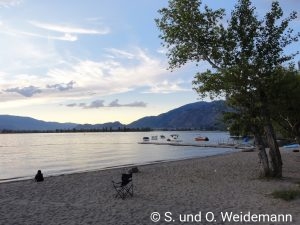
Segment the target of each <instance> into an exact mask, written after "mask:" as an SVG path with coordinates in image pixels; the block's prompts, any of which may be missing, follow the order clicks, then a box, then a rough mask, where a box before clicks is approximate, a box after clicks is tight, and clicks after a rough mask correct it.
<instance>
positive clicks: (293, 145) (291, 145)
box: [283, 144, 300, 148]
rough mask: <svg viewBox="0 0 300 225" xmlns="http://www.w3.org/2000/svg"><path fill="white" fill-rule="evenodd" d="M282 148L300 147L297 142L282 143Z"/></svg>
mask: <svg viewBox="0 0 300 225" xmlns="http://www.w3.org/2000/svg"><path fill="white" fill-rule="evenodd" d="M283 147H284V148H300V145H299V144H289V145H284V146H283Z"/></svg>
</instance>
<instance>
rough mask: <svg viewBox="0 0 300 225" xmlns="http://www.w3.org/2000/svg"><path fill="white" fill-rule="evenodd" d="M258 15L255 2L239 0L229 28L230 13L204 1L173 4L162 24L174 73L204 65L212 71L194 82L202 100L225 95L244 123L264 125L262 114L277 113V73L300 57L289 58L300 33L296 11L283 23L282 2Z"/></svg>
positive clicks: (164, 12)
mask: <svg viewBox="0 0 300 225" xmlns="http://www.w3.org/2000/svg"><path fill="white" fill-rule="evenodd" d="M255 11H256V8H255V7H254V6H252V4H251V1H250V0H239V1H238V3H237V4H236V6H235V8H234V10H233V11H232V13H231V18H230V20H229V21H227V26H225V25H223V24H224V22H223V21H222V20H223V17H224V16H225V10H224V9H218V10H212V9H210V8H209V7H208V6H204V7H203V6H202V2H201V0H169V7H168V8H163V9H161V10H159V13H160V14H161V16H162V17H161V18H160V19H156V23H157V26H158V27H159V29H160V30H161V31H162V34H161V35H160V38H161V39H162V40H163V41H164V46H165V47H166V48H167V49H168V50H169V51H168V58H169V64H170V67H171V68H172V69H173V68H175V67H180V66H182V65H184V64H186V63H187V62H188V61H193V62H196V63H197V62H199V61H201V60H205V61H207V62H209V63H210V65H211V66H212V69H211V70H207V71H206V72H202V73H197V74H196V76H195V80H194V81H193V84H194V89H195V90H196V91H197V92H198V93H199V94H200V96H201V97H207V96H209V97H211V98H214V97H217V96H224V97H226V99H227V100H228V104H229V105H231V106H232V107H233V108H235V110H236V112H238V113H240V115H241V114H243V117H244V119H239V120H240V121H242V122H247V121H249V120H250V123H252V122H255V123H258V124H262V123H263V121H262V120H263V116H262V115H261V111H262V110H261V109H262V107H263V108H264V111H265V112H267V113H266V114H268V112H269V111H270V110H271V109H270V107H269V106H270V102H272V97H273V96H272V93H273V90H274V88H273V86H274V84H275V83H278V80H281V78H280V76H278V72H277V71H278V70H280V69H282V67H283V64H284V63H285V62H288V61H290V60H291V59H293V57H294V56H295V55H296V54H298V52H295V53H293V54H290V55H285V54H284V48H285V47H286V46H288V45H289V44H291V43H293V42H295V41H298V38H299V37H300V33H298V34H293V31H292V30H291V29H288V25H289V22H290V21H292V20H294V19H295V18H296V17H297V16H296V12H292V13H291V14H290V15H289V16H288V17H287V18H284V19H282V16H283V11H282V9H281V8H280V6H279V3H278V2H276V1H275V2H273V3H272V7H271V9H270V11H269V12H268V13H266V15H265V16H264V18H263V19H259V18H258V16H257V15H256V14H255ZM246 114H247V115H246ZM248 123H249V122H248Z"/></svg>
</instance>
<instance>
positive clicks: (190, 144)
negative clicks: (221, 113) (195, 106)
mask: <svg viewBox="0 0 300 225" xmlns="http://www.w3.org/2000/svg"><path fill="white" fill-rule="evenodd" d="M138 144H150V145H172V146H185V147H186V146H190V147H209V148H235V149H249V150H250V149H254V147H253V146H241V145H233V144H212V143H207V144H204V143H203V144H198V143H195V144H194V143H184V142H156V141H155V142H154V141H143V142H138Z"/></svg>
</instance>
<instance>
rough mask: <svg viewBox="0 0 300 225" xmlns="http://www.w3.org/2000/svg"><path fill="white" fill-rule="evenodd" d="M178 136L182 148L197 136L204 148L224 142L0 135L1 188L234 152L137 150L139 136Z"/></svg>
mask: <svg viewBox="0 0 300 225" xmlns="http://www.w3.org/2000/svg"><path fill="white" fill-rule="evenodd" d="M174 133H175V134H179V137H180V138H181V139H182V140H183V141H184V143H193V142H194V138H195V137H197V136H199V135H201V136H206V137H208V138H209V142H208V143H218V142H224V141H227V139H228V138H229V134H228V133H227V132H165V131H164V132H158V131H156V132H154V131H153V132H112V133H110V132H108V133H41V134H1V135H0V165H1V167H0V182H6V181H11V180H20V179H31V178H33V177H34V175H35V173H36V171H37V170H38V169H40V170H42V172H43V173H44V176H53V175H60V174H69V173H76V172H83V171H92V170H99V169H107V168H112V167H121V166H126V165H141V164H148V163H153V162H159V161H169V160H179V159H187V158H194V157H206V156H211V155H217V154H225V153H229V152H233V151H236V150H234V149H228V148H208V147H206V148H202V147H188V146H184V147H183V146H170V145H150V144H147V145H141V144H138V142H140V141H142V138H143V137H144V136H147V137H151V136H155V135H164V136H166V137H168V136H169V135H170V134H174Z"/></svg>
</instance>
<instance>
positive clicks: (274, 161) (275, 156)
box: [260, 91, 282, 178]
mask: <svg viewBox="0 0 300 225" xmlns="http://www.w3.org/2000/svg"><path fill="white" fill-rule="evenodd" d="M260 97H261V103H262V106H261V116H262V119H263V123H264V125H263V127H264V131H265V135H266V138H267V142H268V146H269V156H270V169H271V176H272V177H277V178H280V177H282V160H281V154H280V151H279V147H278V144H277V141H276V135H275V132H274V128H273V125H272V123H271V117H270V111H269V107H268V100H267V97H266V94H265V93H264V92H263V91H262V92H261V95H260Z"/></svg>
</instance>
